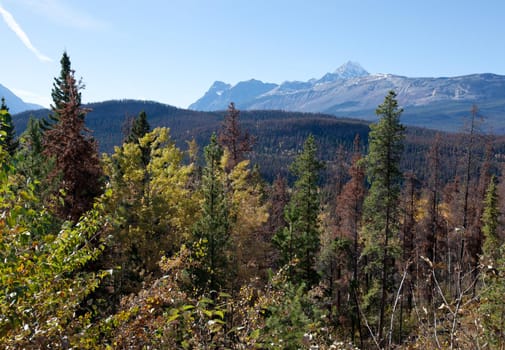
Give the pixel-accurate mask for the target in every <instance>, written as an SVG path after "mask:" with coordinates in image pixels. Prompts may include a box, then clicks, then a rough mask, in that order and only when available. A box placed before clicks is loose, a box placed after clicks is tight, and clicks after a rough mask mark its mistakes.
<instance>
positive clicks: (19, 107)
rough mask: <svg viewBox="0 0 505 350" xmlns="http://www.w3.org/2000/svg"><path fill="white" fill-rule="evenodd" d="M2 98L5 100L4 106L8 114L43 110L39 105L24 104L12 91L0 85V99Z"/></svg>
mask: <svg viewBox="0 0 505 350" xmlns="http://www.w3.org/2000/svg"><path fill="white" fill-rule="evenodd" d="M2 97H3V98H5V104H6V105H7V107H8V108H9V112H10V113H11V114H16V113H20V112H24V111H29V110H35V109H40V108H43V107H42V106H40V105H36V104H33V103H26V102H24V101H23V100H22V99H21V98H19V97H18V96H16V95H15V94H14V93H13V92H12V91H10V90H9V89H8V88H6V87H5V86H3V85H2V84H0V98H2Z"/></svg>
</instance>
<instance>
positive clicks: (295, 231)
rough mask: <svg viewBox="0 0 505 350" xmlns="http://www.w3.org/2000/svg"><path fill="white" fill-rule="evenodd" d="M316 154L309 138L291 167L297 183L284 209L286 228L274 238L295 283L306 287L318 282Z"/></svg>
mask: <svg viewBox="0 0 505 350" xmlns="http://www.w3.org/2000/svg"><path fill="white" fill-rule="evenodd" d="M316 153H317V147H316V142H315V139H314V136H313V135H310V136H309V137H308V138H307V140H306V141H305V143H304V145H303V151H302V153H301V154H300V155H299V156H298V157H297V158H296V159H295V161H294V162H293V164H291V167H290V171H291V172H292V173H293V175H295V176H296V178H297V180H296V182H295V184H294V191H293V195H292V197H291V200H290V202H289V203H288V205H287V207H286V209H285V217H286V222H287V226H286V227H285V228H284V229H283V230H281V231H279V232H278V233H277V234H276V235H275V236H274V243H275V244H276V245H277V246H278V248H279V249H280V252H281V257H282V258H281V262H282V263H284V264H286V263H292V264H293V265H294V269H293V271H292V273H291V278H292V280H293V282H295V283H302V282H303V283H305V284H306V285H307V286H311V285H313V284H314V283H316V282H317V281H318V279H319V277H318V274H317V272H316V270H315V262H316V256H317V253H318V251H319V246H320V237H319V236H320V230H319V220H318V215H319V212H320V198H319V190H318V182H319V172H320V170H321V169H322V168H323V163H322V162H320V161H319V160H318V159H317V155H316Z"/></svg>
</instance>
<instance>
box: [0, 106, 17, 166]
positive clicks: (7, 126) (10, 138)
mask: <svg viewBox="0 0 505 350" xmlns="http://www.w3.org/2000/svg"><path fill="white" fill-rule="evenodd" d="M0 133H2V137H1V138H0V146H2V148H3V149H4V150H5V151H7V153H9V154H10V155H11V156H13V155H14V153H16V150H17V148H18V146H19V141H18V140H17V139H16V132H15V131H14V124H13V123H12V116H11V114H10V113H9V108H8V107H7V105H6V104H5V98H3V97H2V105H1V106H0Z"/></svg>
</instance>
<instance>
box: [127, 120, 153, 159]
mask: <svg viewBox="0 0 505 350" xmlns="http://www.w3.org/2000/svg"><path fill="white" fill-rule="evenodd" d="M150 130H151V126H150V125H149V123H148V122H147V115H146V112H144V111H142V112H140V113H139V115H138V116H137V118H135V119H134V120H133V123H132V125H131V129H130V133H129V135H128V136H127V138H126V142H133V143H137V144H139V140H140V139H141V138H142V137H143V136H144V135H145V134H147V133H148V132H149V131H150ZM149 148H150V145H145V146H140V149H141V151H142V161H143V163H144V164H145V165H147V164H148V163H149Z"/></svg>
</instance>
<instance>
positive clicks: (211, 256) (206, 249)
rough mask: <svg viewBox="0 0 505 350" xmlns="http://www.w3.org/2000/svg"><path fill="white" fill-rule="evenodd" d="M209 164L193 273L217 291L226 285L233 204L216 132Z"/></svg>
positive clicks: (208, 148)
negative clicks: (226, 188)
mask: <svg viewBox="0 0 505 350" xmlns="http://www.w3.org/2000/svg"><path fill="white" fill-rule="evenodd" d="M204 154H205V163H206V165H205V167H204V168H203V174H202V180H201V181H202V183H201V185H202V193H203V201H202V205H201V211H202V217H201V218H200V220H199V221H198V222H197V223H196V225H195V228H194V232H193V235H194V239H195V242H194V243H193V247H192V249H193V257H194V259H195V261H196V264H195V267H194V269H193V273H194V275H195V277H196V281H195V282H196V285H197V287H200V288H202V289H203V290H211V291H217V290H220V289H222V288H223V287H225V281H226V272H227V270H228V268H230V266H228V257H227V254H226V252H227V248H228V246H229V244H230V223H229V205H228V203H227V200H226V194H225V187H224V182H225V177H224V171H223V166H222V162H221V160H222V156H223V149H222V147H221V146H220V145H219V144H218V142H217V137H216V135H215V134H213V135H212V137H211V139H210V144H209V145H207V146H206V147H205V149H204Z"/></svg>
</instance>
